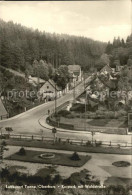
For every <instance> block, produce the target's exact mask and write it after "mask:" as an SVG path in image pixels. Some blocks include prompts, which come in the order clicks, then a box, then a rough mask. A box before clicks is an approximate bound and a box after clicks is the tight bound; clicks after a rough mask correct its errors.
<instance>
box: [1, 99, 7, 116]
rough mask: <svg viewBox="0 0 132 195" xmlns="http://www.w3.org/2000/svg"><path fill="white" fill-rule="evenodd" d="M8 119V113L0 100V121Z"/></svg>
mask: <svg viewBox="0 0 132 195" xmlns="http://www.w3.org/2000/svg"><path fill="white" fill-rule="evenodd" d="M5 118H8V113H7V111H6V109H5V107H4V104H3V102H2V100H1V98H0V120H2V119H5Z"/></svg>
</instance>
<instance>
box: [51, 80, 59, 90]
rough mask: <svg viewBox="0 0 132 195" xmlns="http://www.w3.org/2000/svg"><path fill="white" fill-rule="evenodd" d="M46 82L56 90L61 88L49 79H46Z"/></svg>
mask: <svg viewBox="0 0 132 195" xmlns="http://www.w3.org/2000/svg"><path fill="white" fill-rule="evenodd" d="M48 82H49V83H50V84H51V85H52V86H53V87H54V88H56V90H57V91H61V88H60V87H59V86H58V85H57V84H56V83H55V82H54V81H53V80H51V79H49V80H48Z"/></svg>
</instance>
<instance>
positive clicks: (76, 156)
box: [70, 152, 80, 161]
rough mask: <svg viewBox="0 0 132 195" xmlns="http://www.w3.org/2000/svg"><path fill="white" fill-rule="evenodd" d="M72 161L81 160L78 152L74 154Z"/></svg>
mask: <svg viewBox="0 0 132 195" xmlns="http://www.w3.org/2000/svg"><path fill="white" fill-rule="evenodd" d="M70 159H71V160H75V161H77V160H80V158H79V155H78V153H77V152H74V153H73V154H72V156H71V157H70Z"/></svg>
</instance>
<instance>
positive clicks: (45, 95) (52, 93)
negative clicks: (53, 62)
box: [39, 79, 62, 101]
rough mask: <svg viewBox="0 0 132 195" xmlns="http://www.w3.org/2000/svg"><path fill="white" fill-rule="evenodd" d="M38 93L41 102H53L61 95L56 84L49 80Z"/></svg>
mask: <svg viewBox="0 0 132 195" xmlns="http://www.w3.org/2000/svg"><path fill="white" fill-rule="evenodd" d="M39 92H40V96H41V97H42V100H44V99H46V100H47V101H48V100H49V101H50V100H54V99H55V97H57V98H58V97H60V96H61V95H62V90H61V89H60V87H58V86H57V85H56V83H55V82H54V81H53V80H51V79H49V80H48V81H45V83H44V84H43V85H42V87H41V88H40V90H39Z"/></svg>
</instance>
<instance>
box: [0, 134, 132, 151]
mask: <svg viewBox="0 0 132 195" xmlns="http://www.w3.org/2000/svg"><path fill="white" fill-rule="evenodd" d="M7 135H8V136H9V137H8V136H7ZM1 136H2V137H1ZM4 136H5V137H4ZM0 138H5V139H14V140H21V141H26V140H28V141H33V140H34V141H35V140H36V141H37V140H38V141H46V142H53V141H54V137H45V136H43V135H24V134H10V135H9V134H3V135H0ZM56 139H57V141H58V142H59V141H60V140H61V142H65V143H66V142H67V143H71V144H75V145H81V146H83V145H85V146H86V145H87V144H88V143H90V142H91V143H92V144H93V145H95V144H98V145H100V146H102V147H118V148H132V143H128V142H125V141H124V142H123V141H122V142H121V141H119V142H117V141H96V140H95V139H93V141H92V137H91V139H87V140H86V139H73V138H70V139H69V138H63V137H60V136H59V137H58V136H57V137H56Z"/></svg>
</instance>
